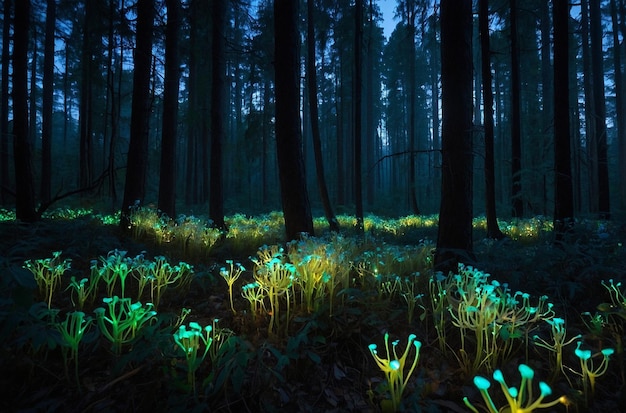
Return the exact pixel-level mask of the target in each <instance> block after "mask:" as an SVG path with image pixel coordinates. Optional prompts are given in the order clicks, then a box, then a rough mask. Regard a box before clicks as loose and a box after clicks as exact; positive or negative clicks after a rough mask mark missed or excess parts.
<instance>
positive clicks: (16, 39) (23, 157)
mask: <svg viewBox="0 0 626 413" xmlns="http://www.w3.org/2000/svg"><path fill="white" fill-rule="evenodd" d="M29 26H30V0H20V1H18V2H16V4H15V24H14V30H13V156H14V164H15V214H16V216H17V219H19V220H21V221H24V222H33V221H36V220H37V218H38V216H37V212H36V211H35V189H34V185H33V172H32V165H31V148H30V144H29V142H28V141H29V134H28V76H27V73H28V30H29Z"/></svg>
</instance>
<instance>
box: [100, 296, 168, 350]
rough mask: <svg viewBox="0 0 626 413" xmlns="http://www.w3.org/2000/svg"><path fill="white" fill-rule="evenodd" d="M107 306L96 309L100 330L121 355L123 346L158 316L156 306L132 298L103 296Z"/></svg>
mask: <svg viewBox="0 0 626 413" xmlns="http://www.w3.org/2000/svg"><path fill="white" fill-rule="evenodd" d="M102 301H103V302H104V304H106V308H103V307H98V308H96V309H95V310H94V313H95V314H96V320H97V321H98V327H100V332H101V333H102V335H104V336H105V337H106V338H107V339H108V340H109V341H111V343H112V344H113V352H114V353H115V354H116V355H120V354H121V351H122V346H123V345H124V344H127V343H130V342H132V341H133V340H135V338H137V334H138V333H139V331H140V330H141V328H142V327H143V326H144V325H145V324H147V323H149V322H150V321H151V320H153V319H154V318H155V316H156V314H157V313H156V311H154V306H153V305H152V304H151V303H147V304H146V305H145V306H144V305H142V304H141V303H140V302H136V303H132V302H131V299H130V298H120V297H118V296H114V297H110V298H109V297H107V298H103V299H102Z"/></svg>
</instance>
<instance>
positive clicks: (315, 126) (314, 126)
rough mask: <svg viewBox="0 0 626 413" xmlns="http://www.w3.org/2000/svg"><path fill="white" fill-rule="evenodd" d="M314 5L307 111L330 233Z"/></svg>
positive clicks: (334, 224)
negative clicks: (318, 90)
mask: <svg viewBox="0 0 626 413" xmlns="http://www.w3.org/2000/svg"><path fill="white" fill-rule="evenodd" d="M314 13H315V4H314V0H307V61H306V64H307V68H306V74H307V86H308V88H307V89H308V92H309V111H310V112H311V137H312V140H313V153H314V155H315V172H316V178H317V186H318V188H319V191H320V198H321V200H322V206H323V207H324V215H325V216H326V221H328V225H329V227H330V230H331V231H339V222H338V221H337V218H336V217H335V213H334V212H333V207H332V205H331V204H330V197H329V195H328V188H327V187H326V178H325V173H324V159H323V156H322V139H321V137H320V125H319V111H318V106H317V71H316V68H315V14H314Z"/></svg>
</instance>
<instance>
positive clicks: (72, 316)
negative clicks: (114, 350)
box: [55, 311, 93, 387]
mask: <svg viewBox="0 0 626 413" xmlns="http://www.w3.org/2000/svg"><path fill="white" fill-rule="evenodd" d="M92 321H93V319H92V318H91V317H86V318H85V313H83V312H82V311H74V312H71V313H67V315H66V316H65V321H63V322H57V323H56V324H55V326H56V328H57V330H58V331H59V333H61V339H62V341H61V346H62V349H63V359H64V361H65V363H64V367H65V376H66V377H68V379H69V373H68V366H67V365H68V362H69V360H72V361H73V362H74V376H75V379H76V384H77V385H78V387H80V378H79V375H78V345H79V344H80V342H81V340H82V339H83V336H84V335H85V331H87V329H88V328H89V326H90V325H91V322H92Z"/></svg>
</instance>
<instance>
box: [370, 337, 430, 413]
mask: <svg viewBox="0 0 626 413" xmlns="http://www.w3.org/2000/svg"><path fill="white" fill-rule="evenodd" d="M415 338H416V336H415V334H410V335H409V339H408V342H407V345H406V348H405V349H404V353H402V356H400V357H398V353H397V346H398V342H399V341H398V340H395V341H393V342H392V343H391V346H392V350H391V351H389V334H388V333H385V352H386V353H387V355H386V358H383V357H381V356H379V355H378V350H377V346H376V344H370V345H369V350H370V353H372V357H374V360H375V361H376V364H377V365H378V367H379V368H380V369H381V370H382V371H383V373H385V377H386V378H387V383H388V385H389V394H390V396H391V401H390V402H391V411H393V412H395V411H398V408H399V407H400V401H401V399H402V393H403V392H404V389H405V387H406V384H407V382H408V381H409V378H410V377H411V374H413V370H415V366H417V361H418V360H419V356H420V349H421V347H422V343H421V342H419V341H417V340H415ZM411 344H412V345H413V347H415V355H414V356H413V362H412V363H411V367H410V368H409V370H408V372H406V374H405V368H406V366H407V363H406V360H407V358H408V356H409V352H410V350H411ZM383 407H385V406H383ZM387 410H388V409H387V408H383V411H387Z"/></svg>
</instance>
